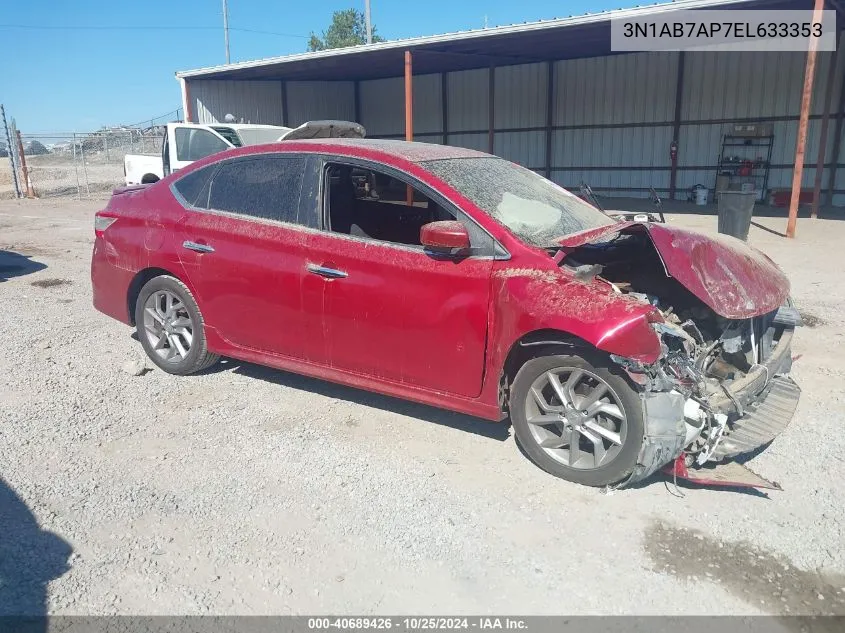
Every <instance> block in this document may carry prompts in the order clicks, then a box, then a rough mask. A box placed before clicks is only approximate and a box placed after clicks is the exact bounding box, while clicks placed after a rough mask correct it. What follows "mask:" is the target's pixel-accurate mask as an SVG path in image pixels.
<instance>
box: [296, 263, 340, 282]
mask: <svg viewBox="0 0 845 633" xmlns="http://www.w3.org/2000/svg"><path fill="white" fill-rule="evenodd" d="M305 269H306V270H307V271H308V272H309V273H314V274H315V275H320V277H325V278H327V279H345V278H346V277H349V273H347V272H344V271H342V270H337V269H335V268H326V267H325V266H318V265H317V264H308V265H306V266H305Z"/></svg>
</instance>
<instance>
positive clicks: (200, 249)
mask: <svg viewBox="0 0 845 633" xmlns="http://www.w3.org/2000/svg"><path fill="white" fill-rule="evenodd" d="M182 247H183V248H187V249H188V250H191V251H196V252H197V253H213V252H214V247H213V246H209V245H208V244H197V243H196V242H191V241H190V240H185V241H184V242H182Z"/></svg>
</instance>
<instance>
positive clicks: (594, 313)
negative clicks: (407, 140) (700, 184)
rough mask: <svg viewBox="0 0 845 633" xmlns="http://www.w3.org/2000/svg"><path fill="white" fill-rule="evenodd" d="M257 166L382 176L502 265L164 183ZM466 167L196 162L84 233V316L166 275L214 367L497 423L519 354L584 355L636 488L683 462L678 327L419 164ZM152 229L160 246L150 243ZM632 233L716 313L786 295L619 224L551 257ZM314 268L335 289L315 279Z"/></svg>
mask: <svg viewBox="0 0 845 633" xmlns="http://www.w3.org/2000/svg"><path fill="white" fill-rule="evenodd" d="M267 153H279V154H281V153H297V154H301V155H309V156H314V157H320V156H322V157H329V158H331V157H337V158H349V159H355V160H359V161H369V162H371V163H372V164H373V165H376V166H388V167H391V168H393V169H396V170H398V171H399V172H401V173H403V174H406V175H407V176H408V177H409V178H411V179H413V180H415V181H417V182H419V183H422V184H423V185H426V186H428V187H430V188H431V189H432V190H434V191H436V192H437V194H438V195H440V196H442V197H443V198H444V199H445V200H447V201H448V202H450V203H452V204H454V205H455V206H456V207H457V208H458V209H460V210H462V211H463V212H464V213H465V214H466V215H467V216H468V217H469V218H471V219H472V220H473V221H474V222H476V223H477V224H478V226H479V227H480V228H481V229H483V230H484V231H486V232H487V233H488V234H489V235H490V236H492V238H493V239H494V240H495V241H496V242H497V243H498V245H499V247H500V250H499V252H500V255H498V256H495V257H466V258H455V259H448V258H447V259H441V258H438V257H432V256H431V254H429V253H426V252H424V251H423V250H422V249H418V248H410V247H406V246H402V245H397V244H390V243H386V242H378V241H373V240H365V239H360V238H356V237H353V236H350V235H343V234H338V233H331V232H328V231H323V230H320V229H319V228H313V227H311V226H301V225H294V224H287V223H284V222H277V221H258V220H255V219H254V218H246V217H244V216H237V215H234V214H231V213H217V212H208V213H198V212H196V211H194V210H191V209H188V208H186V207H185V206H183V204H181V203H180V202H179V200H178V199H177V198H176V197H175V196H174V194H173V192H172V190H171V185H172V184H173V183H174V182H175V181H176V180H178V179H180V178H182V177H184V176H186V175H188V174H190V173H192V172H193V171H195V170H199V169H202V168H204V167H205V166H207V165H210V164H212V163H216V162H219V161H225V160H228V159H231V158H236V157H240V156H250V155H261V154H267ZM477 156H482V157H483V156H487V155H485V154H481V153H479V152H475V151H473V150H467V149H463V148H456V147H450V146H438V145H425V144H404V145H396V144H390V143H383V142H379V141H360V140H315V141H287V142H285V143H281V144H272V145H266V146H252V147H244V148H239V149H234V150H229V151H227V152H223V153H221V154H217V155H214V156H211V157H207V158H205V159H203V160H201V161H197V162H196V163H194V164H192V165H191V166H189V167H187V168H185V169H184V170H182V171H180V172H179V173H178V174H173V175H171V176H169V177H167V178H165V179H163V180H162V181H160V182H159V183H156V184H154V185H151V186H149V187H146V188H143V189H133V190H127V191H125V192H118V193H117V194H116V195H115V196H113V198H112V199H111V201H110V202H109V205H108V206H107V207H106V209H104V210H103V211H102V212H100V215H102V216H104V217H119V218H120V221H119V222H115V223H114V224H113V225H112V226H111V227H110V228H108V229H107V230H106V231H104V232H98V234H97V238H96V241H95V247H94V253H93V258H92V282H93V286H94V305H95V307H96V308H97V309H99V310H100V311H102V312H104V313H106V314H108V315H111V316H113V317H114V318H116V319H119V320H121V321H123V322H125V323H132V319H133V317H132V307H131V306H132V305H133V301H134V298H133V297H134V295H133V293H137V292H138V290H139V289H140V286H141V285H142V284H143V283H144V282H145V281H146V280H147V279H149V278H151V276H155V275H156V274H170V275H173V276H175V277H177V278H179V279H181V280H182V281H183V282H184V283H185V284H186V285H187V286H188V288H189V289H190V291H191V292H192V293H193V294H194V295H195V296H196V297H197V300H198V303H199V305H200V307H201V310H202V312H203V314H204V318H205V327H206V332H207V345H208V349H209V350H210V351H212V352H215V353H218V354H221V355H224V356H230V357H234V358H240V359H243V360H246V361H251V362H257V363H261V364H265V365H269V366H272V367H277V368H280V369H286V370H289V371H294V372H297V373H302V374H306V375H310V376H315V377H318V378H323V379H327V380H333V381H336V382H341V383H344V384H348V385H352V386H355V387H361V388H364V389H368V390H372V391H376V392H379V393H384V394H388V395H393V396H398V397H401V398H406V399H410V400H415V401H418V402H423V403H426V404H431V405H435V406H440V407H444V408H448V409H452V410H455V411H460V412H464V413H468V414H471V415H476V416H479V417H483V418H487V419H490V420H498V419H501V418H502V417H503V416H504V415H505V414H506V409H505V408H503V407H505V406H506V403H505V402H504V401H503V399H502V384H503V377H504V376H505V374H506V370H507V363H508V360H509V359H510V358H512V357H513V355H514V354H515V353H517V352H518V351H519V350H520V348H521V346H522V345H525V344H532V343H535V342H537V341H541V342H542V341H547V340H548V341H550V342H552V343H554V344H565V345H572V346H573V347H574V348H578V347H583V348H586V349H592V348H595V349H597V350H601V351H603V352H606V353H607V354H609V355H611V357H612V358H614V359H617V361H618V362H619V363H620V365H621V366H622V367H624V369H625V371H627V372H629V375H630V376H631V377H632V380H633V381H634V382H635V383H637V384H639V385H642V386H644V391H643V399H642V401H643V409H644V412H645V414H646V418H647V420H646V429H645V437H644V438H643V446H642V450H641V454H640V460H639V462H638V464H639V465H638V470H637V472H636V473H635V474H634V476H633V477H632V480H635V479H638V478H642V477H645V476H648V474H650V473H652V472H654V471H655V470H657V469H658V468H660V467H661V466H663V465H665V464H666V463H669V461H671V460H672V459H674V458H675V457H676V456H677V455H678V453H679V451H680V450H681V449H682V448H683V444H682V440H683V433H684V423H683V412H682V411H681V409H683V401H684V398H683V397H680V396H679V395H677V394H676V392H674V391H673V390H672V389H671V387H669V386H667V385H668V383H667V382H666V380H665V377H663V378H661V376H662V374H661V372H663V369H662V368H661V367H659V366H658V361H659V360H661V359H663V358H664V355H665V344H664V342H663V341H662V339H661V337H662V336H666V334H663V333H661V332H666V331H669V332H671V331H672V327H674V328H675V329H679V328H677V326H670V325H667V324H664V323H663V321H664V316H663V314H662V313H661V311H660V310H658V309H657V308H656V307H655V306H653V305H650V304H649V303H647V302H644V301H642V300H637V299H636V298H634V296H633V295H627V294H623V293H620V291H619V289H618V288H617V287H616V286H614V284H613V283H611V282H609V281H606V280H604V279H603V278H602V277H601V276H600V275H590V276H588V277H583V276H579V275H578V274H577V273H575V272H573V270H571V269H569V268H568V267H566V266H563V265H561V263H562V257H553V256H552V255H550V254H549V252H547V250H544V249H542V248H538V247H535V246H531V245H529V244H527V243H525V242H523V241H521V240H519V239H517V238H516V237H515V235H513V234H512V233H511V232H510V231H508V230H507V229H506V228H505V227H504V226H503V225H502V224H500V223H499V222H497V221H496V220H495V219H493V218H492V217H491V216H490V215H488V214H486V213H484V212H483V211H481V210H480V209H479V208H478V207H476V206H475V205H474V204H473V203H472V201H471V200H469V199H468V198H466V197H465V196H463V195H462V194H461V192H460V191H459V190H458V188H455V187H452V186H450V185H448V184H446V183H445V182H443V181H442V180H440V179H438V178H437V177H436V176H434V175H433V174H432V173H430V172H429V171H427V170H426V169H425V168H424V166H421V165H420V164H419V163H420V162H421V161H426V160H434V159H438V158H462V157H466V158H469V157H477ZM316 162H317V161H315V163H316ZM309 165H311V163H309ZM310 168H311V167H309V169H310ZM309 187H310V188H309V189H308V191H309V192H311V193H309V195H308V196H304V197H303V198H301V200H306V198H307V200H306V201H305V202H300V204H303V205H305V204H307V205H312V206H313V208H311V207H310V206H309V207H308V209H310V212H313V213H315V214H319V213H320V211H319V209H320V208H321V207H319V206H318V204H317V203H318V202H319V200H320V199H319V195H318V193H319V188H318V187H317V185H315V184H313V183H312V184H310V185H309ZM303 190H305V187H304V189H303ZM302 208H304V207H301V209H300V210H302ZM153 217H154V218H155V222H154V223H151V222H150V220H151V218H153ZM316 222H317V219H316V216H315V224H314V226H317V224H316ZM151 224H154V225H155V227H154V229H151ZM139 229H142V230H139ZM149 230H155V231H157V232H158V233H160V237H161V239H156V240H151V239H149V235H148V234H149ZM643 233H645V234H647V235H648V236H649V239H650V240H651V242H652V243H653V245H654V248H655V249H656V250H657V252H658V254H659V256H660V258H661V260H662V262H663V265H664V267H665V273H666V274H667V275H668V276H671V277H674V278H675V279H677V280H678V281H679V282H680V283H681V284H683V285H684V286H685V287H686V288H687V289H688V290H689V292H691V293H692V294H693V295H695V296H696V297H698V298H699V299H700V300H701V301H702V302H704V303H705V304H707V305H708V306H710V308H711V309H712V310H713V311H714V312H715V313H716V314H718V315H721V316H723V317H727V318H729V319H742V318H747V317H751V316H755V317H756V316H758V315H763V314H765V313H767V312H771V311H772V310H774V309H776V308H777V307H778V306H779V305H781V303H782V302H783V300H784V299H785V298H786V296H787V294H788V291H789V285H788V282H787V281H786V279H785V277H784V276H783V274H782V273H781V272H780V271H779V269H777V267H776V266H774V264H772V263H771V262H770V260H768V259H767V258H765V256H763V255H761V254H759V253H757V252H756V251H753V250H751V249H748V248H747V247H745V246H744V245H742V244H740V243H736V244H735V243H733V242H732V241H730V240H725V239H722V238H718V239H716V240H713V239H709V238H707V237H704V236H701V235H698V234H695V233H693V232H690V231H683V230H680V229H676V228H672V227H668V226H665V225H649V224H643V223H638V222H618V223H614V224H612V225H609V226H606V227H601V228H598V229H594V230H591V231H585V232H583V233H579V234H576V235H574V236H570V237H568V238H564V239H561V240H560V245H561V247H562V248H563V251H566V250H568V249H575V248H577V247H579V246H581V245H584V244H587V243H590V242H600V241H602V240H603V239H607V238H608V236H611V235H613V234H626V235H628V234H630V235H634V234H643ZM145 234H146V235H147V237H146V238H145V237H144V236H145ZM185 241H191V242H196V243H199V244H200V245H202V244H205V243H206V242H209V243H214V248H215V252H214V255H213V256H208V255H206V254H202V253H198V252H194V251H186V250H184V249H183V248H182V245H183V242H185ZM152 245H154V247H152ZM281 253H284V255H285V256H284V257H281V256H280V254H281ZM311 267H319V268H321V269H329V270H340V271H343V272H344V273H345V274H346V275H347V276H346V277H345V278H343V279H332V278H325V277H321V276H316V275H312V274H309V272H308V271H309V269H310V268H311ZM661 327H662V328H663V330H660V328H661ZM661 385H662V386H661ZM764 386H765V381H763V383H762V386H761V389H762V388H763V387H764ZM755 389H756V387H755ZM751 397H752V399H753V398H759V397H760V396H759V392H758V391H756V390H755V391H754V393H753V394H751ZM679 411H680V413H679ZM679 416H680V417H679Z"/></svg>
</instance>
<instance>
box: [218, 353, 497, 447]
mask: <svg viewBox="0 0 845 633" xmlns="http://www.w3.org/2000/svg"><path fill="white" fill-rule="evenodd" d="M220 371H233V372H234V373H236V374H240V375H242V376H248V377H249V378H257V379H259V380H265V381H267V382H271V383H273V384H275V385H284V386H285V387H290V388H291V389H299V390H300V391H309V392H311V393H317V394H320V395H321V396H326V397H328V398H337V399H338V400H346V401H348V402H354V403H355V404H361V405H364V406H367V407H374V408H376V409H382V410H383V411H391V412H393V413H398V414H400V415H407V416H409V417H413V418H417V419H419V420H424V421H425V422H433V423H434V424H442V425H443V426H448V427H451V428H453V429H457V430H459V431H465V432H467V433H474V434H476V435H481V436H483V437H488V438H490V439H493V440H498V441H500V442H503V441H505V440H507V439H508V436H509V433H508V424H505V423H496V422H488V421H486V420H482V419H480V418H474V417H472V416H469V415H463V414H462V413H455V412H452V411H446V410H445V409H438V408H436V407H430V406H428V405H425V404H417V403H416V402H409V401H408V400H400V399H399V398H393V397H391V396H383V395H381V394H377V393H373V392H371V391H364V390H362V389H356V388H354V387H347V386H344V385H338V384H335V383H332V382H327V381H325V380H319V379H317V378H309V377H308V376H301V375H299V374H292V373H290V372H286V371H281V370H278V369H272V368H270V367H264V366H262V365H253V364H251V363H244V362H241V361H239V360H234V359H223V360H222V361H220V362H219V363H217V364H216V365H215V366H214V367H211V368H209V369H208V370H206V371H205V372H202V373H210V374H213V373H216V372H220Z"/></svg>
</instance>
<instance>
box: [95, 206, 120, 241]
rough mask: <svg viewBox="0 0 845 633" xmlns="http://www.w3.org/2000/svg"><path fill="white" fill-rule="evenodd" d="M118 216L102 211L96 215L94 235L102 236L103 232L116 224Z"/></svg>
mask: <svg viewBox="0 0 845 633" xmlns="http://www.w3.org/2000/svg"><path fill="white" fill-rule="evenodd" d="M115 220H117V218H115V217H111V216H108V215H102V212H100V213H97V214H96V215H94V235H96V236H97V237H101V236H102V235H103V232H104V231H105V230H106V229H107V228H109V227H110V226H111V225H112V224H114V222H115Z"/></svg>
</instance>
